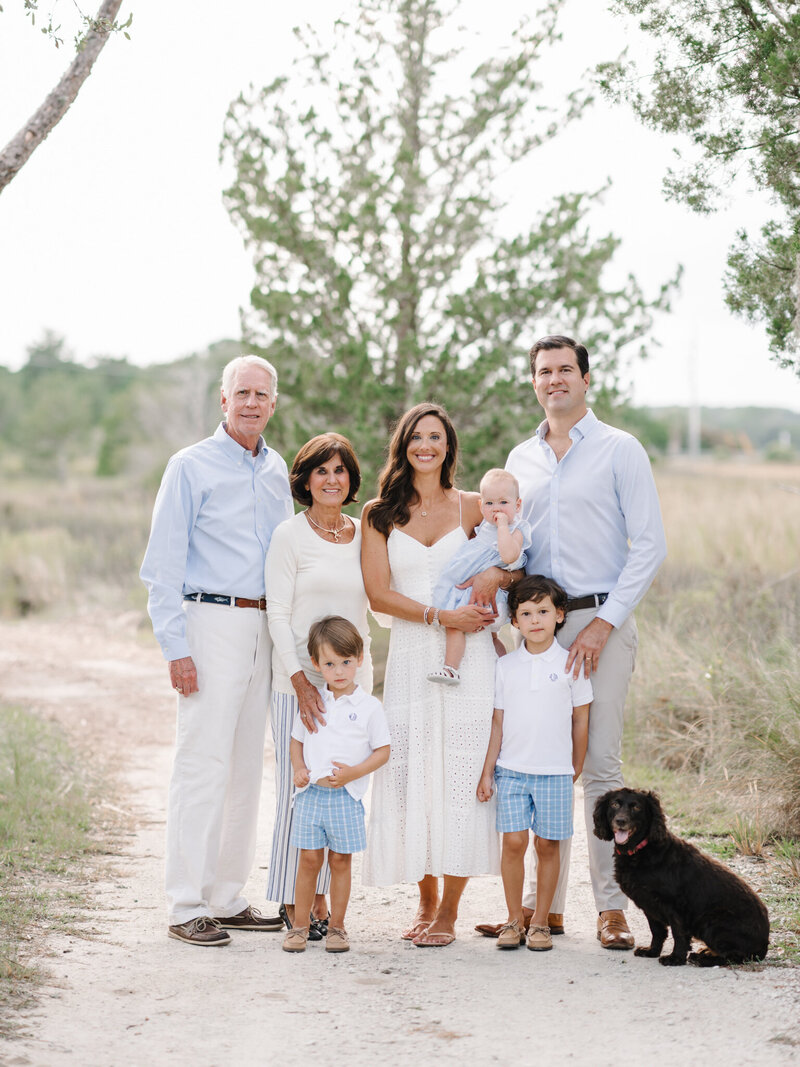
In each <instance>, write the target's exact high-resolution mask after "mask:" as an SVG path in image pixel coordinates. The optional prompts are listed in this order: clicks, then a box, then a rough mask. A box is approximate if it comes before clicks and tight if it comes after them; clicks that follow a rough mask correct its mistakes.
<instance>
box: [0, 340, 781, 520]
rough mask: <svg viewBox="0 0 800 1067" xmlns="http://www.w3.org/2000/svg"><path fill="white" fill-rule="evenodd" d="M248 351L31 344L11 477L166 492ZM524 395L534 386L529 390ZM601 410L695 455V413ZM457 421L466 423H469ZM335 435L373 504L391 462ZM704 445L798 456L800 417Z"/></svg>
mask: <svg viewBox="0 0 800 1067" xmlns="http://www.w3.org/2000/svg"><path fill="white" fill-rule="evenodd" d="M241 352H242V346H241V345H240V344H239V343H238V342H235V341H220V342H218V343H217V344H214V345H211V346H210V347H209V348H208V349H207V350H205V351H204V352H201V353H195V354H192V355H189V356H186V357H184V358H181V359H177V360H175V361H173V362H171V363H161V364H155V365H151V366H149V367H137V366H134V365H133V364H131V363H129V362H128V361H127V360H126V359H121V358H112V357H103V358H97V359H95V360H93V361H92V362H91V364H90V365H86V364H81V363H77V362H75V361H74V360H72V359H71V358H70V355H69V353H68V351H67V350H66V347H65V342H64V340H63V339H62V338H59V337H57V336H55V335H53V334H48V335H46V336H45V338H44V339H43V340H42V342H41V343H39V344H36V345H33V346H31V348H30V349H29V350H28V361H27V362H26V364H25V365H24V366H23V367H21V368H20V369H19V370H17V371H13V372H12V371H9V370H7V369H6V368H4V367H0V442H2V452H0V474H2V475H3V476H4V477H7V478H14V477H23V476H24V477H36V478H56V479H64V478H66V477H69V476H76V475H82V476H84V477H85V476H90V477H101V478H102V477H115V476H123V477H125V478H127V479H131V480H133V481H135V482H136V483H137V484H140V485H156V484H157V483H158V480H159V479H160V477H161V472H162V471H163V468H164V464H165V463H166V461H167V459H168V457H169V456H170V455H171V454H172V453H173V452H175V451H176V450H177V449H179V448H182V447H183V446H184V445H186V444H189V443H191V442H192V441H195V440H198V439H200V438H201V437H204V436H206V435H208V434H209V433H211V432H212V431H213V429H214V427H215V426H216V424H217V421H218V419H219V417H220V411H219V381H220V376H221V373H222V368H223V367H224V365H225V364H226V363H227V362H228V360H230V359H232V358H233V357H234V356H236V355H239V354H241ZM278 369H279V372H280V370H281V368H278ZM520 388H521V389H524V388H526V384H525V383H524V382H521V383H520ZM302 407H303V402H302V397H294V396H293V397H288V396H284V397H283V398H282V402H279V413H278V414H277V415H276V417H275V420H274V422H273V423H272V424H271V425H270V428H269V438H270V441H271V443H273V444H274V445H275V446H276V447H277V448H278V449H279V450H280V451H281V452H282V453H283V454H284V455H285V456H286V458H287V460H288V461H289V462H291V459H292V456H293V455H294V453H295V451H296V450H297V448H298V447H299V446H300V445H301V444H302V443H303V441H304V440H306V438H307V437H308V436H309V429H308V427H307V426H305V425H303V424H302V420H300V419H298V418H297V412H298V411H299V410H302ZM398 414H399V412H398ZM598 414H600V415H601V416H602V417H603V418H606V419H607V420H608V421H610V422H612V423H613V424H615V425H617V426H620V427H622V428H624V429H627V430H629V431H630V432H631V433H633V434H635V435H636V436H637V437H638V438H639V440H641V441H642V443H643V444H644V446H645V447H646V448H647V450H648V452H649V453H650V454H651V456H653V457H654V458H655V457H658V456H662V455H666V454H668V453H675V452H682V451H685V450H686V449H687V447H688V444H687V438H688V429H687V426H688V413H687V409H685V408H657V409H655V408H653V409H646V408H633V407H631V406H629V405H625V404H621V405H619V406H617V407H615V408H614V409H612V410H608V409H603V410H602V411H599V412H598ZM454 415H455V416H456V420H457V422H458V425H461V421H464V419H465V415H464V414H463V413H459V412H454ZM539 417H540V412H539V410H538V408H537V407H536V404H535V400H534V397H533V393H532V391H531V394H530V423H529V427H525V428H524V429H523V430H522V432H520V427H519V426H509V427H507V428H506V435H507V437H508V440H505V438H504V439H503V440H497V439H494V440H492V441H491V442H489V441H487V442H486V443H485V445H483V447H482V450H481V451H482V452H483V453H485V454H481V455H463V454H462V457H461V464H460V470H461V482H462V484H463V485H465V486H469V487H471V486H472V485H473V483H474V484H475V485H477V478H478V475H479V472H480V471H482V470H483V469H484V468H485V467H486V466H487V465H489V466H491V465H496V464H498V463H502V461H503V459H504V457H505V454H506V452H507V450H508V447H510V445H512V444H514V443H515V441H516V440H518V439H519V437H521V436H522V435H523V434H524V432H526V431H527V430H528V429H530V431H531V432H532V430H533V428H534V427H535V425H536V424H537V422H538V420H539ZM459 420H461V421H459ZM355 421H356V422H357V416H355ZM326 429H336V430H339V431H340V432H342V433H346V434H347V435H348V436H349V437H350V438H351V439H352V440H353V442H354V444H355V446H356V448H357V449H358V450H359V454H360V456H361V459H362V463H363V466H364V475H365V479H364V481H365V490H364V491H363V492H362V499H366V496H367V494H368V493H371V492H372V491H373V488H374V479H375V475H376V473H377V471H378V470H379V468H380V466H381V463H382V459H383V457H382V455H381V454H375V455H372V454H370V448H369V445H368V444H367V443H366V442H363V441H360V440H359V426H358V425H357V424H354V425H348V426H338V425H337V426H319V427H316V428H314V430H313V432H321V431H322V430H326ZM700 441H701V448H702V449H703V450H704V451H708V452H714V453H716V454H724V453H727V454H731V453H735V452H742V453H754V454H760V455H764V456H766V457H767V458H773V459H793V458H797V456H796V454H797V450H798V447H800V413H795V412H791V411H785V410H780V409H775V408H754V407H751V408H703V409H702V412H701V437H700ZM372 451H375V449H374V446H373V448H372Z"/></svg>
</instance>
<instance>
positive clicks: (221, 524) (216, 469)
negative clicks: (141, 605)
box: [139, 423, 294, 660]
mask: <svg viewBox="0 0 800 1067" xmlns="http://www.w3.org/2000/svg"><path fill="white" fill-rule="evenodd" d="M293 511H294V509H293V506H292V496H291V492H290V490H289V479H288V475H287V471H286V464H285V463H284V461H283V458H282V457H281V456H280V455H279V454H278V453H277V452H275V451H274V449H271V448H267V446H266V444H265V443H264V440H263V438H262V439H261V440H260V444H259V449H258V454H257V455H255V456H254V455H253V453H252V452H250V451H249V450H248V449H246V448H242V446H241V445H239V444H237V443H236V441H234V440H233V438H232V437H229V436H228V434H227V433H226V431H225V427H224V423H221V424H220V425H219V426H218V427H217V429H216V431H215V433H214V436H213V437H207V438H206V439H205V440H204V441H200V442H198V443H197V444H195V445H191V446H190V447H189V448H184V449H182V451H180V452H177V453H176V454H175V455H174V456H173V457H172V459H170V461H169V463H168V464H167V469H166V470H165V471H164V477H163V478H162V480H161V488H160V489H159V491H158V496H157V497H156V503H155V508H154V509H153V524H152V527H151V530H150V540H149V542H148V544H147V551H146V552H145V556H144V560H143V562H142V568H141V570H140V572H139V574H140V577H141V579H142V581H143V582H144V583H145V585H146V586H147V589H148V593H149V597H148V602H147V610H148V612H149V613H150V618H151V619H152V620H153V632H154V633H155V635H156V639H157V640H158V643H159V644H160V645H161V650H162V652H163V653H164V658H165V659H167V660H174V659H182V658H183V657H184V656H190V655H191V651H190V649H189V645H188V644H187V641H186V625H185V618H184V614H183V594H184V593H222V594H225V595H228V596H239V597H246V598H248V599H250V600H258V599H260V598H261V597H263V596H264V560H265V558H266V555H267V549H268V548H269V543H270V539H271V538H272V531H273V530H274V529H275V527H276V526H277V525H278V523H280V522H283V521H284V519H288V518H289V517H290V516H291V515H292V514H293ZM220 610H224V609H220Z"/></svg>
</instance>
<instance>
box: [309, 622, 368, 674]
mask: <svg viewBox="0 0 800 1067" xmlns="http://www.w3.org/2000/svg"><path fill="white" fill-rule="evenodd" d="M323 645H329V646H330V647H331V648H332V649H333V651H334V652H335V653H336V655H337V656H352V658H353V659H360V657H361V656H363V655H364V639H363V638H362V636H361V634H360V633H359V632H358V630H357V629H356V628H355V626H353V624H352V622H350V620H349V619H344V618H342V616H341V615H326V616H325V618H324V619H318V620H317V621H316V622H314V623H312V624H311V629H310V630H309V631H308V654H309V656H311V659H312V660H313V661H314V663H319V652H320V649H321V648H322V646H323Z"/></svg>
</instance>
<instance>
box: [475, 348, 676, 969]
mask: <svg viewBox="0 0 800 1067" xmlns="http://www.w3.org/2000/svg"><path fill="white" fill-rule="evenodd" d="M530 358H531V375H532V378H533V388H534V391H535V393H536V397H537V399H538V401H539V403H540V404H541V406H542V407H543V408H544V412H545V415H546V419H545V421H544V422H542V423H541V425H540V426H539V427H538V429H537V431H536V433H535V434H534V436H533V437H531V438H529V439H528V440H527V441H523V442H522V443H521V444H519V445H517V447H516V448H515V449H513V450H512V452H511V454H510V455H509V457H508V460H507V461H506V468H507V469H508V470H509V471H511V472H512V474H514V475H516V477H517V478H518V479H519V483H520V495H521V497H522V516H523V518H525V519H527V520H528V522H529V523H530V524H531V532H532V545H531V549H530V551H529V553H528V560H527V563H526V570H527V572H528V573H529V574H544V575H546V576H548V577H550V578H554V579H555V580H556V581H557V582H558V583H559V584H560V585H562V586H563V587H564V588H565V589H566V591H567V593H568V594H569V597H570V601H569V613H568V616H567V621H566V623H565V625H564V627H563V628H562V629H561V631H560V632H559V634H558V640H559V642H560V643H561V644H562V645H564V646H565V647H566V648H568V649H569V650H570V655H569V657H568V659H567V669H568V670H572V671H573V672H574V673H575V675H576V676H577V674H578V672H580V671H583V672H584V674H585V676H586V677H587V678H589V677H591V680H592V687H593V689H594V700H593V701H592V705H591V709H590V712H589V748H588V752H587V756H586V762H585V764H584V768H583V774H582V778H581V781H582V784H583V793H584V811H585V818H586V828H587V836H588V843H589V867H590V873H591V879H592V889H593V891H594V897H595V902H596V905H597V910H598V920H597V938H598V940H599V941H600V942H601V944H602V945H603V947H604V948H613V949H627V948H632V947H633V937H632V935H631V933H630V931H629V929H628V925H627V922H626V920H625V908H626V906H627V897H625V895H624V894H623V893H622V891H621V890H620V888H619V886H618V885H617V883H616V881H615V879H614V869H613V848H612V843H610V842H605V841H599V840H598V839H597V838H596V837H594V835H593V833H592V825H593V823H592V813H593V810H594V804H595V801H596V800H597V798H598V797H599V796H601V795H602V794H603V793H605V792H606V791H607V790H608V789H614V788H616V787H618V786H621V785H622V784H623V781H622V759H621V749H622V728H623V716H624V709H625V698H626V695H627V691H628V685H629V682H630V678H631V674H632V672H633V666H634V661H635V657H636V646H637V631H636V622H635V620H634V617H633V610H634V608H635V607H636V605H637V604H638V603H639V601H640V600H641V599H642V597H643V596H644V594H645V593H646V591H647V589H648V588H649V586H650V583H651V582H652V580H653V578H654V577H655V574H656V571H657V570H658V568H659V567H660V565H661V563H662V561H663V560H664V557H665V555H666V541H665V537H664V528H663V524H662V521H661V510H660V507H659V503H658V494H657V492H656V487H655V482H654V480H653V474H652V470H651V467H650V460H649V459H648V456H647V453H646V452H645V450H644V449H643V448H642V446H641V444H640V443H639V442H638V441H637V440H636V438H634V437H632V436H631V435H630V434H628V433H625V432H624V431H622V430H617V429H614V428H613V427H611V426H608V425H606V424H605V423H603V422H600V421H599V420H598V419H597V418H596V416H595V415H594V414H593V412H592V411H591V410H590V409H589V408H587V406H586V391H587V390H588V388H589V380H590V377H589V356H588V353H587V351H586V349H585V348H584V347H583V345H580V344H577V343H576V342H575V341H573V340H572V339H571V338H569V337H562V336H554V337H545V338H542V339H541V340H539V341H537V342H536V344H535V345H534V346H533V348H532V349H531V353H530ZM490 591H491V590H490ZM483 595H484V596H485V595H486V590H485V589H484V591H483ZM570 847H571V846H570V842H564V843H563V844H562V848H561V876H560V878H559V884H558V887H557V889H556V895H555V899H554V901H553V913H552V914H551V923H550V924H551V926H552V927H553V928H554V932H556V933H563V912H564V901H565V898H566V889H567V876H568V873H569V857H570ZM524 903H525V906H526V917H527V915H528V913H529V912H532V910H533V907H534V903H535V893H533V884H532V888H531V892H530V893H529V894H527V896H526V897H525V900H524ZM479 929H480V930H481V932H482V933H485V934H491V933H492V932H493V930H494V927H493V926H490V925H484V926H481V927H479Z"/></svg>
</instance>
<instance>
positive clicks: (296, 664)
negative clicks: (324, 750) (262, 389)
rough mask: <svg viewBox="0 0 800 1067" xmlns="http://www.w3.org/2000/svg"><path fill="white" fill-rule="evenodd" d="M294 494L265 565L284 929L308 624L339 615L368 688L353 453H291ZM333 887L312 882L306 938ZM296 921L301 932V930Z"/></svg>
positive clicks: (275, 887) (318, 710)
mask: <svg viewBox="0 0 800 1067" xmlns="http://www.w3.org/2000/svg"><path fill="white" fill-rule="evenodd" d="M289 483H290V485H291V489H292V496H293V497H294V499H295V500H296V501H298V503H300V504H301V505H303V506H304V508H305V510H304V511H301V512H300V513H299V514H297V515H295V516H294V517H293V518H291V519H287V520H286V522H283V523H281V525H280V526H278V527H277V529H276V530H275V532H274V534H273V535H272V541H271V543H270V548H269V553H268V555H267V564H266V588H267V612H268V616H269V629H270V634H271V635H272V640H273V643H274V652H273V662H272V736H273V739H274V742H275V765H276V785H275V793H276V813H275V828H274V831H273V838H272V852H271V857H270V864H269V877H268V881H267V899H268V900H272V901H276V902H279V903H280V905H281V916H282V917H283V919H284V922H285V923H286V924H287V925H288V926H291V925H292V924H293V923H294V906H293V905H294V883H295V877H296V875H297V861H298V850H297V849H296V848H294V847H292V846H291V845H290V844H289V837H290V834H291V828H292V807H291V800H292V767H291V762H290V760H289V741H290V735H291V731H292V723H293V722H294V718H295V715H296V714H297V713H298V711H299V713H300V716H301V718H302V720H303V722H304V723H305V724H306V725H307V726H309V727H310V728H311V729H314V725H313V724H314V718H315V715H317V716H318V715H321V714H322V710H323V705H322V700H321V697H320V695H319V693H318V692H317V686H322V685H324V682H323V680H322V677H321V675H320V674H319V673H318V672H317V671H315V670H314V668H313V667H312V666H311V659H310V657H309V655H308V649H307V648H306V642H307V640H308V630H309V627H310V626H311V623H312V622H314V621H315V620H317V619H320V618H322V617H323V616H324V615H342V616H344V618H346V619H349V620H350V622H352V623H353V625H354V626H355V627H356V628H357V629H358V631H359V633H360V634H361V636H362V638H363V639H364V662H363V664H362V666H361V667H360V668H359V671H358V674H357V675H356V680H357V681H358V683H359V685H361V686H362V687H363V688H364V689H365V690H366V691H367V692H368V693H369V692H371V690H372V661H371V659H370V654H369V644H370V638H369V629H368V625H367V596H366V593H365V592H364V582H363V580H362V577H361V566H360V554H361V527H360V522H359V520H358V519H352V518H350V516H348V515H344V514H343V513H342V508H343V507H344V506H345V505H346V504H349V503H351V502H353V501H355V499H356V493H357V492H358V488H359V485H360V484H361V471H360V470H359V466H358V460H357V459H356V455H355V453H354V451H353V447H352V445H351V444H350V442H349V441H348V440H347V438H346V437H342V436H341V434H338V433H324V434H320V435H319V436H318V437H313V438H312V439H311V440H310V441H308V442H307V443H306V444H305V445H303V447H302V448H301V449H300V451H299V452H298V453H297V455H296V456H295V459H294V463H293V464H292V469H291V472H290V475H289ZM329 884H330V870H329V868H328V865H327V863H325V865H324V867H323V869H322V871H321V872H320V877H319V881H318V882H317V897H316V899H315V901H314V910H313V912H312V920H316V921H315V922H312V925H311V934H310V936H311V939H312V940H319V938H320V937H321V936H322V934H323V932H324V924H325V922H326V920H327V915H328V909H327V903H326V900H325V896H324V894H325V893H326V892H327V891H328V886H329ZM307 923H308V920H307V918H306V917H305V916H300V917H299V919H298V925H301V926H303V925H307Z"/></svg>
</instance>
